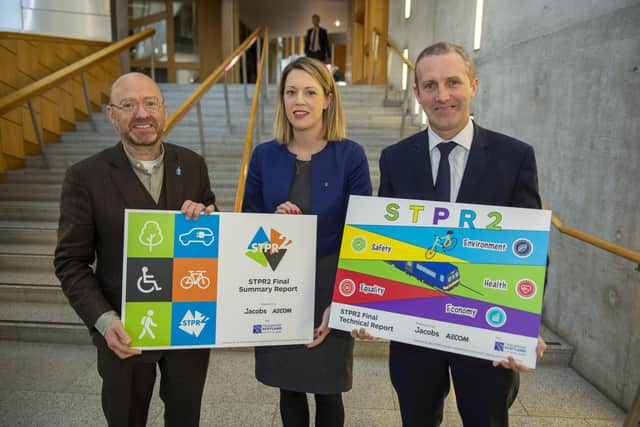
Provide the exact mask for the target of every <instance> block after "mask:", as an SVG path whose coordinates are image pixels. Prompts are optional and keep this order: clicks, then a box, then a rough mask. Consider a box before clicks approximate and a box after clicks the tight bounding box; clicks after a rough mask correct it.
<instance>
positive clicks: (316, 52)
mask: <svg viewBox="0 0 640 427" xmlns="http://www.w3.org/2000/svg"><path fill="white" fill-rule="evenodd" d="M311 21H312V22H313V27H311V28H309V30H307V35H306V37H305V38H304V54H305V55H306V56H308V57H309V58H314V59H318V60H320V61H322V62H330V61H331V49H329V38H328V37H327V30H325V29H324V28H322V27H320V17H319V16H318V15H313V16H312V17H311Z"/></svg>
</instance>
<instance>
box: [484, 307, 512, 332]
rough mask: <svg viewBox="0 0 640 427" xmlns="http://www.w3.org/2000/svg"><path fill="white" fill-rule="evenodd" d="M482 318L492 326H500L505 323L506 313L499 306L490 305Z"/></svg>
mask: <svg viewBox="0 0 640 427" xmlns="http://www.w3.org/2000/svg"><path fill="white" fill-rule="evenodd" d="M484 318H485V320H486V321H487V323H488V324H489V326H491V327H492V328H500V327H502V326H504V324H505V323H507V313H505V312H504V310H503V309H501V308H500V307H491V308H490V309H489V310H487V313H486V314H485V316H484Z"/></svg>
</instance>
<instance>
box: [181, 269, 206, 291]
mask: <svg viewBox="0 0 640 427" xmlns="http://www.w3.org/2000/svg"><path fill="white" fill-rule="evenodd" d="M206 272H207V270H189V275H188V276H184V277H183V278H182V279H180V286H181V287H182V289H191V288H192V287H193V286H197V287H199V288H200V289H207V288H208V287H209V285H211V279H209V278H208V277H207V276H205V275H204V273H206Z"/></svg>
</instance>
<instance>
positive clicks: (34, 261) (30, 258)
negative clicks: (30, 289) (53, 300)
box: [0, 254, 59, 286]
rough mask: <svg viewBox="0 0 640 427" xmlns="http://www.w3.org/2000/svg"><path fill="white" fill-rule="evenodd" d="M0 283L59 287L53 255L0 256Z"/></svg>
mask: <svg viewBox="0 0 640 427" xmlns="http://www.w3.org/2000/svg"><path fill="white" fill-rule="evenodd" d="M0 283H4V284H12V285H13V284H17V285H49V286H58V285H59V281H58V278H57V277H56V276H55V274H54V270H53V254H50V255H33V254H29V255H24V254H0Z"/></svg>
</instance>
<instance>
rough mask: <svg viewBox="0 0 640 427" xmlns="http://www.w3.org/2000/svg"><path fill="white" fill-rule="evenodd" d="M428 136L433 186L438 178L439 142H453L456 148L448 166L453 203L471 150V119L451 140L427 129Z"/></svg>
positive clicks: (452, 152) (452, 151)
mask: <svg viewBox="0 0 640 427" xmlns="http://www.w3.org/2000/svg"><path fill="white" fill-rule="evenodd" d="M427 134H428V135H429V158H430V159H431V172H432V173H433V182H434V184H435V182H436V177H437V176H438V165H439V164H440V150H439V149H438V148H436V146H437V145H438V144H439V143H441V142H449V141H452V142H455V143H456V144H457V145H456V147H455V148H454V149H453V150H451V153H449V166H450V169H451V199H449V200H451V201H452V202H455V201H456V199H457V198H458V191H459V190H460V184H461V183H462V176H463V175H464V169H465V167H466V166H467V159H468V158H469V150H471V142H472V141H473V122H472V121H471V119H469V121H468V122H467V125H466V126H465V127H464V128H462V130H461V131H460V132H459V133H458V134H457V135H456V136H454V137H453V138H451V139H442V138H440V137H439V136H438V135H436V133H435V132H434V131H433V130H431V127H429V128H428V129H427Z"/></svg>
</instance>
